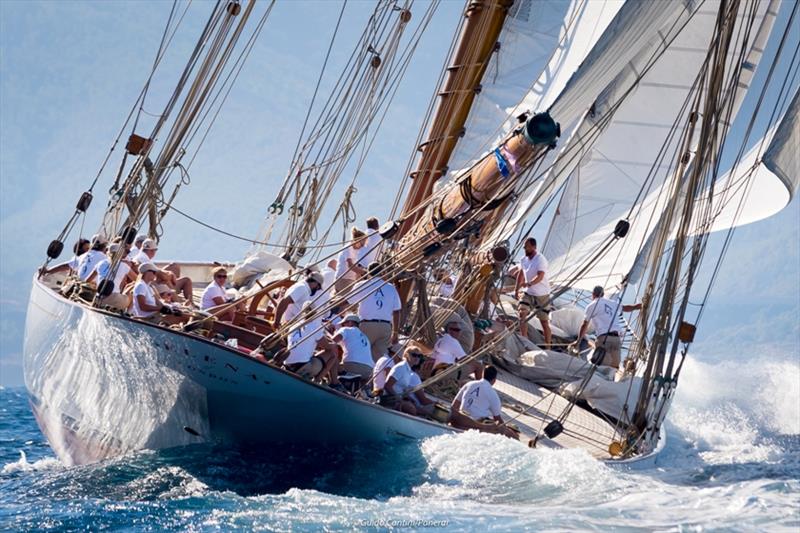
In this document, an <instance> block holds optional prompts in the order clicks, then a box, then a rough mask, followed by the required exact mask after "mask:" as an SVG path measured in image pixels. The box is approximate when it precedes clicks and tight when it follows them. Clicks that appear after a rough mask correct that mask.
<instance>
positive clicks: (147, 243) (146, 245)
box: [142, 239, 158, 250]
mask: <svg viewBox="0 0 800 533" xmlns="http://www.w3.org/2000/svg"><path fill="white" fill-rule="evenodd" d="M142 250H158V245H157V244H156V241H154V240H153V239H145V240H144V242H143V243H142Z"/></svg>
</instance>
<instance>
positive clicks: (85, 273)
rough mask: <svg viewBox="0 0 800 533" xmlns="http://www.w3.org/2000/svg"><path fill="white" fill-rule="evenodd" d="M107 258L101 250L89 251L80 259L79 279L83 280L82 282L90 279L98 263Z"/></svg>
mask: <svg viewBox="0 0 800 533" xmlns="http://www.w3.org/2000/svg"><path fill="white" fill-rule="evenodd" d="M107 258H108V256H107V255H106V254H104V253H103V252H101V251H100V250H89V251H88V252H86V253H85V254H83V255H82V256H80V257H79V258H78V277H79V278H81V281H86V280H87V279H89V276H91V275H92V272H94V267H96V266H97V263H99V262H100V261H102V260H103V259H107Z"/></svg>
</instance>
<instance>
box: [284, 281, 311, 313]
mask: <svg viewBox="0 0 800 533" xmlns="http://www.w3.org/2000/svg"><path fill="white" fill-rule="evenodd" d="M283 296H284V298H285V297H287V296H289V297H290V298H291V299H292V303H290V304H289V306H288V307H287V308H286V311H284V313H283V322H284V323H286V322H289V321H290V320H292V319H294V317H296V316H297V315H299V314H300V310H301V309H302V308H303V304H304V303H306V302H307V301H308V300H310V299H311V287H309V286H308V283H306V280H304V279H301V280H300V281H298V282H297V283H295V284H294V285H292V286H291V287H289V290H287V291H286V294H284V295H283Z"/></svg>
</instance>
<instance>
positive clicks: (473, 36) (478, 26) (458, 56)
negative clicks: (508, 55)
mask: <svg viewBox="0 0 800 533" xmlns="http://www.w3.org/2000/svg"><path fill="white" fill-rule="evenodd" d="M513 3H514V0H472V1H471V2H470V3H469V5H468V6H467V9H466V11H465V12H464V16H465V17H466V21H465V22H464V25H463V27H462V30H461V35H460V36H459V39H458V44H457V45H456V48H455V52H454V53H453V59H452V60H451V62H450V66H449V67H448V69H447V77H446V79H445V82H444V85H443V87H442V89H441V91H440V92H439V102H438V104H437V106H436V111H435V112H434V115H433V118H432V119H431V126H430V131H429V132H428V135H427V139H426V140H425V142H423V143H422V144H421V145H420V146H419V150H420V151H421V152H422V157H421V158H420V160H419V164H418V165H417V169H416V170H415V171H414V172H413V173H412V174H411V177H412V179H413V181H412V183H411V189H410V190H409V193H408V195H407V196H406V202H405V205H404V206H403V215H402V218H403V219H404V220H405V221H404V222H403V224H401V226H400V230H399V233H398V236H402V235H405V233H406V232H408V231H409V230H410V229H411V228H412V227H413V226H414V223H415V222H416V221H417V220H418V219H419V217H420V215H421V213H419V212H417V213H413V211H414V210H415V209H416V208H417V206H419V205H420V204H422V203H423V202H425V200H426V199H428V198H429V197H430V195H431V191H432V190H433V184H434V183H435V182H436V180H438V179H439V178H441V177H442V175H443V174H444V172H446V168H447V164H448V162H449V161H450V156H451V155H452V153H453V149H454V148H455V146H456V142H458V139H459V138H460V137H461V136H462V135H463V130H464V123H465V122H466V121H467V116H468V115H469V110H470V108H471V107H472V103H473V101H474V100H475V95H476V94H477V92H478V91H479V87H480V82H481V79H482V78H483V74H484V73H485V72H486V67H487V65H488V64H489V59H490V57H491V55H492V53H494V51H495V50H496V47H497V38H498V37H499V36H500V31H501V30H502V29H503V23H504V22H505V19H506V15H507V14H508V9H509V8H510V7H511V5H512V4H513Z"/></svg>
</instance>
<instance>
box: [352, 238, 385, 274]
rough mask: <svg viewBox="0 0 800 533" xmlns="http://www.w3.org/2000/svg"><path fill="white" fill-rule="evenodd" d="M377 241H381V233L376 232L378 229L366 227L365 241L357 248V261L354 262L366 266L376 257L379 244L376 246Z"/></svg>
mask: <svg viewBox="0 0 800 533" xmlns="http://www.w3.org/2000/svg"><path fill="white" fill-rule="evenodd" d="M379 242H381V235H380V233H378V230H376V229H368V230H367V240H366V243H365V244H364V246H362V247H361V249H359V250H357V253H358V261H356V262H357V263H358V264H359V265H361V266H362V267H364V268H367V267H368V266H369V264H370V263H372V262H373V261H375V259H376V258H377V257H378V248H380V246H378V243H379Z"/></svg>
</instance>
